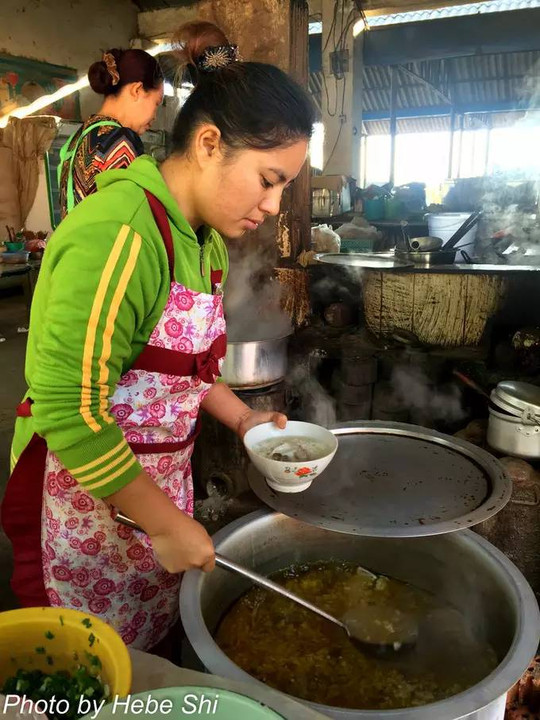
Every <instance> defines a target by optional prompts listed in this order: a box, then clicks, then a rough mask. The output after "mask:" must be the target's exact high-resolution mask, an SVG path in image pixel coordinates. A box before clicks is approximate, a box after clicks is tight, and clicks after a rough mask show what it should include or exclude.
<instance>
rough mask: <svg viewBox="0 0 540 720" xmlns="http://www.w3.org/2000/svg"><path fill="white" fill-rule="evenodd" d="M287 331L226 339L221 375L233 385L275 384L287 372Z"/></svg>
mask: <svg viewBox="0 0 540 720" xmlns="http://www.w3.org/2000/svg"><path fill="white" fill-rule="evenodd" d="M290 336H291V333H289V334H288V335H284V336H282V337H278V338H271V339H269V340H249V341H245V342H228V343H227V355H226V356H225V361H224V363H223V367H222V368H221V375H222V378H223V380H224V381H225V382H226V383H227V385H229V387H231V388H233V389H248V388H253V389H255V388H261V387H267V386H269V385H275V384H276V383H278V382H280V381H281V380H283V378H284V377H285V374H286V372H287V344H288V341H289V337H290Z"/></svg>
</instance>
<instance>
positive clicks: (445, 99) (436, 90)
mask: <svg viewBox="0 0 540 720" xmlns="http://www.w3.org/2000/svg"><path fill="white" fill-rule="evenodd" d="M398 68H399V70H400V72H402V73H404V75H408V76H409V77H411V78H413V79H414V80H417V81H418V82H419V83H420V84H421V85H424V86H425V87H427V88H428V89H429V90H430V91H431V92H433V93H435V95H437V97H439V98H440V99H441V100H442V101H443V102H446V103H448V104H449V105H452V101H451V100H450V98H449V97H447V96H446V95H445V94H444V93H443V92H442V91H441V90H439V88H437V87H435V85H432V84H431V83H430V82H429V81H428V80H426V78H424V77H422V76H421V75H418V73H415V72H414V71H413V70H409V68H406V67H405V66H404V65H398Z"/></svg>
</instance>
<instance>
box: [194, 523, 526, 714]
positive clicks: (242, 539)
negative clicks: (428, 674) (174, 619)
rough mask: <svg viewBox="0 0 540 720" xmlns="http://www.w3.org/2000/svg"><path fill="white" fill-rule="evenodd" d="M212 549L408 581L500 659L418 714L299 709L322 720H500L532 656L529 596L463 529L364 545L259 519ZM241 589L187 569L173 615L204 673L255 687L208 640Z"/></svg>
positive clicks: (236, 556)
mask: <svg viewBox="0 0 540 720" xmlns="http://www.w3.org/2000/svg"><path fill="white" fill-rule="evenodd" d="M214 542H215V546H216V550H218V551H219V552H220V553H222V554H223V555H225V556H226V557H229V558H231V559H232V560H236V561H237V562H239V563H242V564H244V565H246V566H247V567H252V568H253V569H255V570H257V571H258V572H260V573H262V574H269V573H271V572H273V571H275V570H279V569H283V568H285V567H287V566H289V565H291V564H292V563H294V562H303V561H306V562H310V561H317V560H321V559H331V558H336V559H341V560H352V561H355V562H357V563H359V564H365V565H366V566H368V567H371V568H374V569H375V570H377V571H379V572H382V573H387V574H388V575H391V576H394V577H397V578H399V579H402V580H408V581H410V582H411V583H413V584H415V585H417V586H419V587H423V588H425V589H427V590H431V591H432V592H434V593H435V594H438V595H439V596H442V597H443V598H445V599H446V600H447V601H448V602H450V603H451V604H453V605H454V606H455V607H457V608H458V609H461V610H462V612H463V613H464V614H465V615H466V617H467V618H468V619H469V620H470V622H471V623H472V626H473V627H474V628H475V630H476V631H477V632H479V633H481V635H482V636H483V637H484V638H485V640H487V641H488V642H489V643H490V645H491V646H492V647H493V648H494V650H495V652H496V653H497V655H498V658H499V665H498V667H497V668H496V669H495V670H494V671H493V672H492V673H491V674H490V675H488V677H486V678H485V679H484V680H482V681H481V682H479V683H477V684H476V685H474V686H473V687H471V688H469V689H468V690H466V691H465V692H462V693H459V694H458V695H455V696H453V697H451V698H448V699H446V700H443V701H441V702H438V703H432V704H430V705H425V706H423V707H415V708H404V709H401V710H387V711H385V710H380V711H374V710H348V709H343V708H335V707H329V706H326V705H317V704H315V703H307V704H310V705H311V706H312V707H314V708H315V709H316V710H318V711H319V712H321V713H323V714H324V715H327V716H329V717H333V718H340V719H341V720H457V719H458V718H467V720H502V719H503V717H504V707H505V696H506V693H507V691H508V690H509V689H510V687H511V686H512V685H513V684H514V683H515V682H516V681H517V680H518V679H519V677H521V675H522V673H523V672H524V670H525V669H526V668H527V665H528V663H529V661H530V660H531V658H532V657H533V655H534V654H535V652H536V649H537V645H538V639H539V634H540V630H539V628H540V614H539V611H538V605H537V603H536V599H535V597H534V594H533V592H532V590H531V588H530V587H529V585H528V584H527V582H526V580H525V578H524V577H523V575H521V573H520V572H519V571H518V570H517V568H516V567H515V566H514V565H513V564H512V562H510V560H508V558H507V557H506V556H505V555H503V554H502V553H501V552H500V551H499V550H497V549H496V548H495V547H494V546H493V545H491V544H490V543H489V542H487V541H486V540H484V539H483V538H482V537H480V536H479V535H477V534H476V533H474V532H472V531H470V530H461V531H459V532H454V533H449V534H446V535H435V536H431V537H429V536H428V537H421V538H405V539H403V538H369V537H361V536H358V535H347V534H343V533H338V532H332V531H329V530H323V529H322V528H318V527H315V526H311V525H306V524H304V523H300V522H298V521H297V520H293V519H291V518H289V517H287V516H286V515H282V514H279V513H272V512H269V511H267V510H262V511H258V512H256V513H252V514H251V515H247V516H246V517H243V518H241V519H239V520H236V521H235V522H233V523H231V524H230V525H228V526H227V527H225V528H223V529H222V530H220V531H219V532H218V533H217V534H216V535H215V536H214ZM248 586H249V582H246V581H244V580H243V579H242V578H240V577H239V576H236V575H233V574H231V573H228V572H227V571H226V570H220V569H217V570H215V571H214V572H212V573H203V572H201V571H198V570H191V571H189V572H187V573H186V575H185V576H184V579H183V582H182V586H181V589H180V612H181V617H182V623H183V626H184V628H185V631H186V634H187V637H188V640H189V641H190V643H191V645H192V647H193V648H194V650H195V652H196V653H197V656H198V657H199V659H200V660H201V662H202V663H203V664H204V666H205V667H206V668H207V669H208V670H209V671H210V672H212V673H214V674H215V675H219V676H221V677H227V678H230V679H232V680H241V681H244V682H246V681H249V682H252V683H256V684H258V685H260V684H261V683H260V682H259V681H258V680H256V679H254V678H252V677H251V676H250V675H248V674H247V673H246V672H244V670H242V669H241V668H240V667H238V666H237V665H236V664H235V663H233V662H232V660H230V659H229V658H228V657H227V656H226V655H225V654H224V653H223V652H222V651H221V650H220V648H219V647H218V646H217V645H216V643H215V642H214V639H213V637H212V632H214V631H215V629H216V627H217V625H218V623H219V621H220V619H221V617H222V615H223V613H224V611H225V610H226V609H227V608H228V607H230V605H231V604H232V603H233V602H234V600H236V599H237V598H238V597H239V596H240V595H241V594H242V593H243V592H244V591H245V590H246V589H247V587H248ZM303 702H306V701H303Z"/></svg>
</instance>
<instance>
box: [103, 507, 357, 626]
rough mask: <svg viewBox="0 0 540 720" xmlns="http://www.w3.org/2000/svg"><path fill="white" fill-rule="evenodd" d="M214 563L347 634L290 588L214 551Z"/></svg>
mask: <svg viewBox="0 0 540 720" xmlns="http://www.w3.org/2000/svg"><path fill="white" fill-rule="evenodd" d="M114 519H115V520H116V522H119V523H121V524H122V525H127V527H130V528H133V529H134V530H138V531H139V532H144V530H143V529H142V528H141V527H140V525H137V523H136V522H134V521H133V520H132V519H131V518H129V517H127V515H123V514H122V513H121V512H119V511H118V510H117V511H116V512H115V513H114ZM216 565H218V566H219V567H221V568H223V569H224V570H230V571H231V572H235V573H238V574H239V575H243V576H244V577H245V578H248V579H249V580H251V582H253V583H255V585H259V586H260V587H263V588H265V589H266V590H270V591H272V592H276V593H278V594H279V595H282V596H283V597H286V598H288V599H289V600H292V601H293V602H295V603H298V605H303V606H304V607H305V608H307V609H308V610H311V611H312V612H314V613H317V615H320V616H321V617H323V618H325V619H326V620H329V621H330V622H333V623H335V624H336V625H339V627H340V628H342V629H343V630H345V632H346V633H347V635H348V634H349V629H348V628H347V626H346V625H345V624H344V623H342V622H340V621H339V620H338V619H337V618H335V617H334V616H333V615H329V614H328V613H326V612H324V610H321V609H320V608H318V607H316V605H312V604H311V603H310V602H308V601H307V600H304V599H303V598H301V597H300V596H299V595H295V594H294V593H292V592H290V590H287V589H286V588H284V587H283V586H282V585H278V584H277V583H275V582H272V580H269V579H268V578H265V577H264V576H263V575H259V574H258V573H256V572H253V570H249V569H248V568H246V567H244V566H243V565H238V564H237V563H235V562H234V561H233V560H229V559H228V558H226V557H223V555H220V554H219V553H216Z"/></svg>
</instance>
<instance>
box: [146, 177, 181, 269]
mask: <svg viewBox="0 0 540 720" xmlns="http://www.w3.org/2000/svg"><path fill="white" fill-rule="evenodd" d="M144 194H145V195H146V197H147V199H148V204H149V205H150V210H151V211H152V215H153V216H154V220H155V221H156V225H157V226H158V230H159V232H160V233H161V237H162V238H163V244H164V245H165V250H166V252H167V259H168V261H169V275H170V277H171V282H173V280H174V244H173V238H172V232H171V226H170V225H169V218H168V217H167V211H166V210H165V208H164V207H163V205H162V204H161V202H160V201H159V200H158V199H157V197H156V196H155V195H152V193H151V192H148V190H145V191H144Z"/></svg>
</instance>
